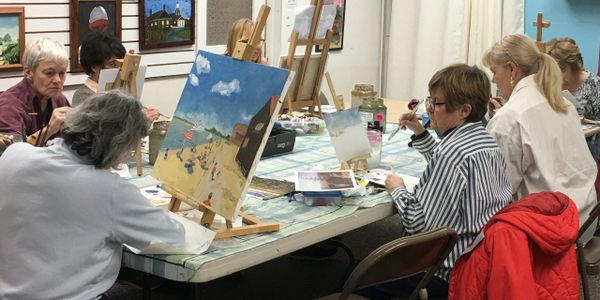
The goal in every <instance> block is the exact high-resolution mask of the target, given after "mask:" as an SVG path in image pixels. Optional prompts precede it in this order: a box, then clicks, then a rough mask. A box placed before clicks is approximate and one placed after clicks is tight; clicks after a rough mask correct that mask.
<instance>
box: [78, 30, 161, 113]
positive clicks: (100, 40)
mask: <svg viewBox="0 0 600 300" xmlns="http://www.w3.org/2000/svg"><path fill="white" fill-rule="evenodd" d="M125 53H126V52H125V47H123V44H121V42H120V41H119V40H118V39H117V38H116V37H115V36H114V35H112V34H110V33H104V32H91V33H90V34H88V35H86V36H85V38H84V39H83V41H82V42H81V49H80V52H79V60H80V62H81V66H82V67H83V70H84V71H85V73H86V74H87V75H88V76H89V77H88V78H87V80H86V81H85V83H84V85H83V86H82V87H80V88H78V89H77V90H76V91H75V93H74V94H73V99H72V101H71V102H72V103H73V106H74V107H75V106H78V105H80V104H81V103H83V102H84V101H85V100H87V99H88V98H89V97H90V96H91V95H94V94H95V93H96V92H97V91H98V80H99V79H100V71H102V70H104V69H112V68H118V67H119V65H118V64H117V59H122V58H123V57H125ZM144 116H145V117H146V122H148V123H149V124H150V123H152V122H154V121H156V120H157V119H158V117H159V116H160V112H159V111H158V109H156V108H144Z"/></svg>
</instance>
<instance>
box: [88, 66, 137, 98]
mask: <svg viewBox="0 0 600 300" xmlns="http://www.w3.org/2000/svg"><path fill="white" fill-rule="evenodd" d="M146 69H147V66H142V65H140V66H139V68H138V73H137V77H136V78H135V83H136V87H137V99H138V100H140V99H141V97H142V91H143V89H144V79H145V78H146ZM118 74H119V68H116V69H103V70H101V71H100V78H99V79H98V90H97V92H98V93H101V92H105V91H107V90H109V89H110V87H111V86H112V84H113V82H114V81H115V79H116V78H117V75H118Z"/></svg>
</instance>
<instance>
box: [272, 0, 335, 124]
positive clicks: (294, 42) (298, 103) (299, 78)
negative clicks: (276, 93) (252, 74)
mask: <svg viewBox="0 0 600 300" xmlns="http://www.w3.org/2000/svg"><path fill="white" fill-rule="evenodd" d="M323 2H324V0H311V1H310V4H311V5H314V6H315V11H314V13H313V16H312V22H311V26H310V32H309V34H308V38H306V39H298V36H299V33H298V31H296V30H294V31H292V35H291V37H290V46H289V48H288V53H287V60H286V61H285V63H284V65H283V67H284V68H286V69H288V70H291V68H292V63H293V61H294V54H295V53H296V47H297V46H298V45H301V46H305V47H306V49H305V50H304V57H302V61H301V62H300V68H299V69H298V72H297V73H296V86H295V87H294V90H293V91H291V93H288V94H287V96H286V100H285V101H286V103H287V110H288V112H291V111H294V110H299V109H300V108H302V107H305V106H308V108H309V112H310V113H314V112H315V107H318V108H319V113H318V114H319V115H322V110H321V99H320V97H321V82H322V80H323V73H324V72H325V64H326V63H327V56H328V55H329V45H330V44H331V38H332V36H333V33H332V32H331V30H330V29H328V30H327V33H326V34H325V38H322V39H317V38H316V34H317V26H318V24H319V18H320V17H321V10H322V9H323ZM316 45H317V46H321V47H323V51H321V57H320V59H319V66H318V70H317V76H316V78H315V84H314V86H313V87H312V93H311V97H310V98H309V99H301V93H302V87H303V86H304V84H306V82H304V80H305V79H306V71H307V70H308V62H309V60H310V55H311V53H312V49H313V46H316Z"/></svg>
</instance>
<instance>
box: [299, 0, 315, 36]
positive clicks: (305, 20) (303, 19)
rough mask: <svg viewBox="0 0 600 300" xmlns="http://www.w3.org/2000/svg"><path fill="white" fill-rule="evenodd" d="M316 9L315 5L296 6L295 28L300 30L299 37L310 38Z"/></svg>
mask: <svg viewBox="0 0 600 300" xmlns="http://www.w3.org/2000/svg"><path fill="white" fill-rule="evenodd" d="M314 11H315V6H314V5H302V6H297V7H296V8H294V30H295V31H298V39H301V40H303V39H307V38H308V33H309V32H310V25H311V21H312V16H313V14H314Z"/></svg>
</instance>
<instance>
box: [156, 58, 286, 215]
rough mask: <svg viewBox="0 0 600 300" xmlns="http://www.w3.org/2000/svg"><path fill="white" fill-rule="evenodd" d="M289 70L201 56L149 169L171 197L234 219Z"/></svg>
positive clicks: (278, 104)
mask: <svg viewBox="0 0 600 300" xmlns="http://www.w3.org/2000/svg"><path fill="white" fill-rule="evenodd" d="M289 74H290V72H289V71H288V70H283V69H278V68H273V67H268V66H263V65H259V64H255V63H251V62H246V61H240V60H235V59H233V58H231V57H227V56H223V55H217V54H213V53H210V52H204V51H199V52H198V55H197V57H196V62H195V63H194V65H193V66H192V70H191V72H190V75H189V76H188V80H187V83H186V84H185V87H184V89H183V93H182V95H181V98H180V100H179V103H178V104H177V108H176V109H175V113H174V116H173V120H172V121H171V125H170V126H169V130H168V131H167V135H166V136H165V140H164V142H163V144H162V147H161V149H160V151H159V154H158V158H157V159H156V163H155V164H154V168H153V169H152V176H154V177H156V178H157V179H158V180H160V181H161V182H162V183H163V187H164V188H165V190H167V191H168V192H169V193H171V194H173V195H174V196H175V197H177V198H178V199H180V200H183V201H185V202H187V203H188V204H192V205H193V206H194V207H198V206H199V205H200V203H201V202H203V203H210V206H211V207H212V210H213V211H214V212H215V213H217V214H218V215H221V216H222V217H224V218H225V219H227V220H232V219H233V217H234V216H235V215H236V214H237V213H238V211H239V208H240V206H241V204H242V201H241V199H244V195H245V193H246V190H247V187H248V185H249V183H250V179H251V178H252V174H253V173H254V169H255V168H256V164H257V162H258V159H259V158H260V156H261V153H262V151H263V149H264V146H265V144H266V141H267V138H268V136H269V132H270V131H271V127H272V126H273V122H274V119H273V118H274V117H276V116H275V115H273V112H275V111H278V110H279V109H280V107H281V102H280V101H281V100H282V99H281V98H280V96H283V95H284V94H285V91H286V89H287V87H288V86H289V84H288V76H289Z"/></svg>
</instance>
